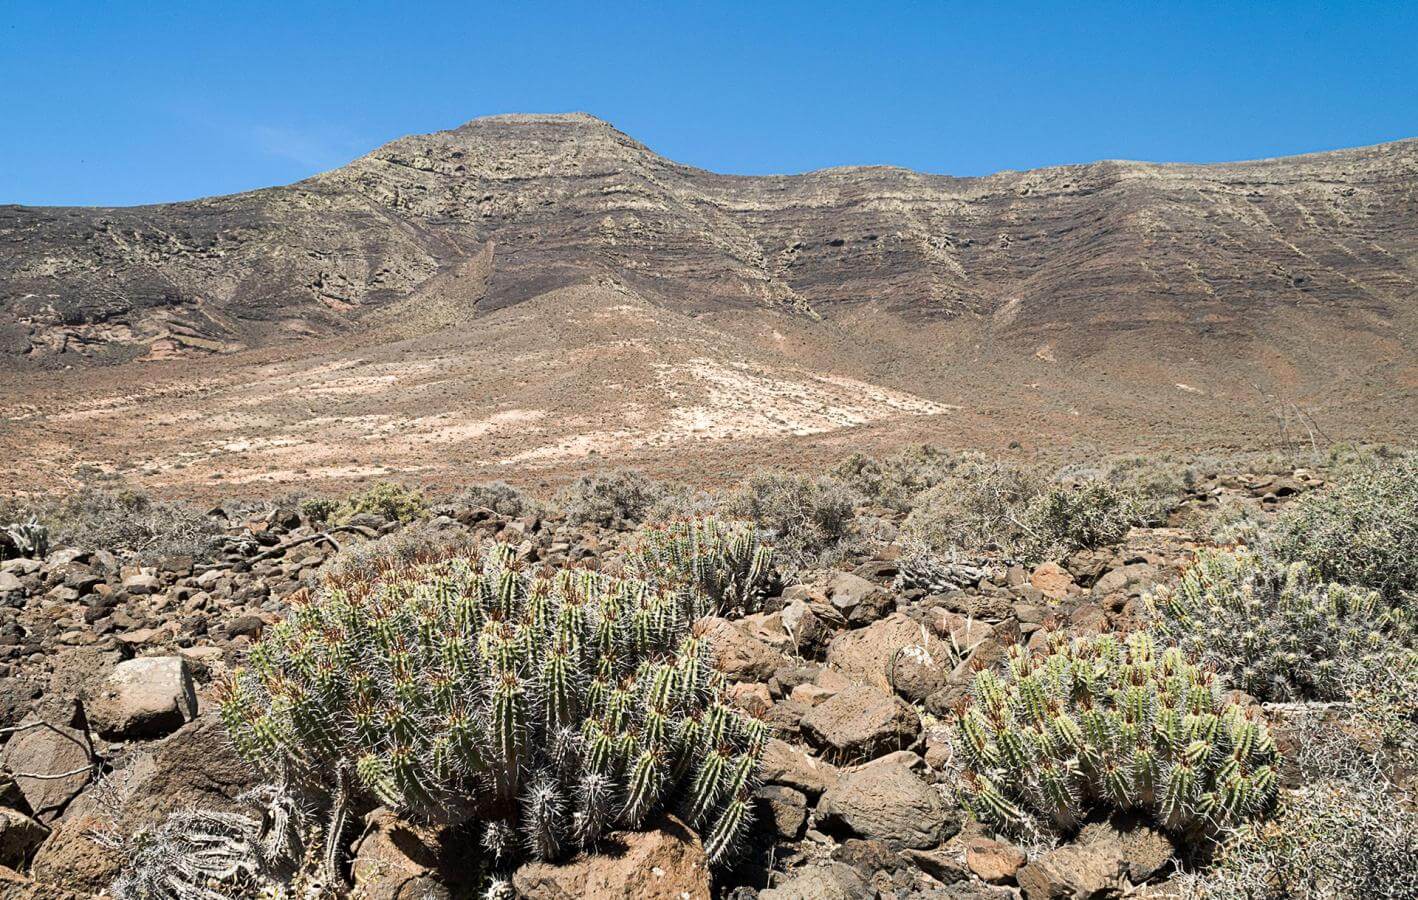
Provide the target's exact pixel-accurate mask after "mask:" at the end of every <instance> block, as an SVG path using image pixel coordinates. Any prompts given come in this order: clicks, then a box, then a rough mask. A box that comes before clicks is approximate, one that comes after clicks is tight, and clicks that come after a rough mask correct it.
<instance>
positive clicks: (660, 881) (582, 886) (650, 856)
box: [512, 816, 710, 900]
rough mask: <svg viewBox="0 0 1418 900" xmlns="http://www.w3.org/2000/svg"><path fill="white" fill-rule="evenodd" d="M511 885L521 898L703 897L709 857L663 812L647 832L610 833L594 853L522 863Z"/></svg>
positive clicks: (707, 894)
mask: <svg viewBox="0 0 1418 900" xmlns="http://www.w3.org/2000/svg"><path fill="white" fill-rule="evenodd" d="M512 887H513V888H514V889H515V890H516V891H517V896H518V897H521V898H525V900H580V898H583V897H614V898H616V900H671V898H673V900H709V897H710V891H709V860H708V858H707V857H706V856H705V855H704V848H703V847H702V846H701V845H700V842H699V837H698V836H697V835H696V834H695V833H694V832H693V831H691V830H689V828H687V827H686V826H685V825H684V823H683V822H680V821H679V820H678V819H676V818H674V817H673V816H665V817H663V818H662V819H660V821H659V822H658V824H657V825H656V826H655V827H653V828H651V829H650V830H648V831H627V832H620V833H618V834H615V835H612V836H611V838H610V839H609V840H607V841H606V842H605V843H604V844H603V846H602V847H601V848H600V849H599V851H598V852H596V853H593V854H582V855H580V856H577V857H575V858H574V859H572V860H570V861H569V862H565V863H545V862H533V863H527V864H526V865H524V866H522V867H521V868H519V869H518V870H517V871H516V872H515V873H513V875H512Z"/></svg>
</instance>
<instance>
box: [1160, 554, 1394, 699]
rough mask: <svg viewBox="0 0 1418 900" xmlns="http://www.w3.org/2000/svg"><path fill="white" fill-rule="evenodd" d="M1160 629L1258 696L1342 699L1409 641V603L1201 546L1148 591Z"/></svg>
mask: <svg viewBox="0 0 1418 900" xmlns="http://www.w3.org/2000/svg"><path fill="white" fill-rule="evenodd" d="M1146 602H1147V606H1148V609H1149V611H1150V613H1151V616H1152V620H1153V621H1152V625H1153V628H1154V630H1156V631H1157V632H1158V633H1159V634H1160V635H1162V636H1164V637H1165V638H1167V639H1168V640H1171V641H1173V642H1175V643H1177V644H1178V645H1179V646H1181V648H1182V649H1183V650H1185V651H1187V652H1188V653H1190V654H1192V655H1193V656H1195V657H1196V658H1198V659H1200V660H1201V661H1202V662H1204V663H1206V664H1207V665H1209V666H1212V667H1214V668H1215V669H1216V670H1217V671H1219V672H1220V673H1221V674H1222V675H1223V676H1225V678H1226V679H1227V681H1228V682H1229V683H1231V684H1232V685H1234V686H1235V687H1238V688H1240V689H1241V690H1243V691H1245V692H1246V693H1248V694H1251V695H1252V696H1254V697H1256V698H1258V699H1260V700H1278V701H1289V700H1343V699H1347V697H1348V696H1349V693H1350V690H1351V687H1352V685H1353V683H1354V682H1355V681H1356V680H1367V678H1366V676H1365V675H1364V673H1365V672H1372V671H1375V669H1376V667H1379V668H1382V667H1384V666H1386V665H1387V664H1386V662H1385V660H1386V659H1388V658H1389V657H1390V656H1391V655H1392V654H1393V653H1394V652H1398V651H1403V650H1410V651H1411V650H1412V649H1414V647H1415V638H1414V630H1413V615H1412V610H1411V601H1409V602H1407V603H1404V602H1397V603H1395V604H1393V605H1390V604H1386V603H1385V602H1384V601H1383V599H1382V597H1381V596H1380V595H1379V594H1378V592H1376V591H1372V590H1369V589H1366V588H1358V587H1348V586H1343V585H1338V584H1316V583H1314V581H1313V580H1312V578H1311V576H1310V573H1309V570H1308V569H1307V568H1306V567H1305V566H1304V565H1302V564H1298V563H1297V564H1292V565H1290V566H1283V565H1276V564H1271V563H1267V562H1264V561H1262V560H1261V559H1259V558H1258V557H1257V556H1256V555H1255V554H1253V553H1250V552H1247V551H1244V550H1241V551H1236V552H1233V553H1222V552H1216V551H1209V552H1203V553H1202V554H1201V555H1199V556H1198V558H1197V560H1196V562H1195V563H1194V564H1193V565H1192V567H1191V568H1190V569H1189V570H1188V571H1187V572H1186V573H1185V574H1184V575H1183V576H1182V578H1181V580H1180V581H1179V582H1178V583H1177V585H1176V586H1175V587H1164V588H1161V589H1159V590H1157V591H1155V592H1154V593H1152V594H1150V595H1148V596H1147V598H1146Z"/></svg>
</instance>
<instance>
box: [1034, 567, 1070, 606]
mask: <svg viewBox="0 0 1418 900" xmlns="http://www.w3.org/2000/svg"><path fill="white" fill-rule="evenodd" d="M1029 583H1030V584H1032V585H1033V586H1034V587H1036V588H1038V589H1039V590H1040V591H1041V592H1043V594H1044V596H1045V597H1047V598H1049V599H1050V600H1062V599H1063V598H1065V597H1067V596H1068V594H1069V591H1070V590H1071V589H1073V588H1074V583H1073V576H1072V575H1070V574H1069V573H1068V570H1067V569H1065V568H1064V567H1063V566H1061V565H1059V564H1058V563H1056V562H1046V563H1044V564H1043V565H1041V566H1039V567H1037V568H1036V569H1034V572H1033V574H1031V575H1030V576H1029Z"/></svg>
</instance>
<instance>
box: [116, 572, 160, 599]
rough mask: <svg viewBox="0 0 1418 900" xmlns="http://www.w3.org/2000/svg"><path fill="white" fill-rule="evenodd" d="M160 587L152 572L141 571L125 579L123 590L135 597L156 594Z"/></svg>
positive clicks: (126, 576)
mask: <svg viewBox="0 0 1418 900" xmlns="http://www.w3.org/2000/svg"><path fill="white" fill-rule="evenodd" d="M160 585H161V582H159V581H158V577H157V576H156V575H154V574H153V573H152V572H142V571H139V572H134V573H132V574H130V575H125V576H124V577H123V589H124V590H126V591H127V592H128V593H130V594H133V595H135V596H140V595H143V594H152V593H155V592H156V591H157V589H158V588H159V586H160Z"/></svg>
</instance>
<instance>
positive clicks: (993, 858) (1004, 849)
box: [965, 835, 1029, 884]
mask: <svg viewBox="0 0 1418 900" xmlns="http://www.w3.org/2000/svg"><path fill="white" fill-rule="evenodd" d="M1028 861H1029V857H1027V856H1026V855H1025V854H1024V851H1023V850H1020V849H1019V848H1018V847H1016V846H1014V845H1013V844H1006V843H1003V842H1002V841H996V840H993V839H992V838H987V837H984V836H983V835H980V836H977V837H973V838H971V839H970V840H969V841H968V842H966V844H965V865H967V866H969V867H970V871H971V872H974V873H975V874H976V875H978V876H980V877H981V878H983V879H984V880H985V881H988V882H989V883H990V884H1013V883H1014V873H1016V872H1018V871H1019V870H1020V869H1021V868H1023V866H1024V864H1025V863H1026V862H1028Z"/></svg>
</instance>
